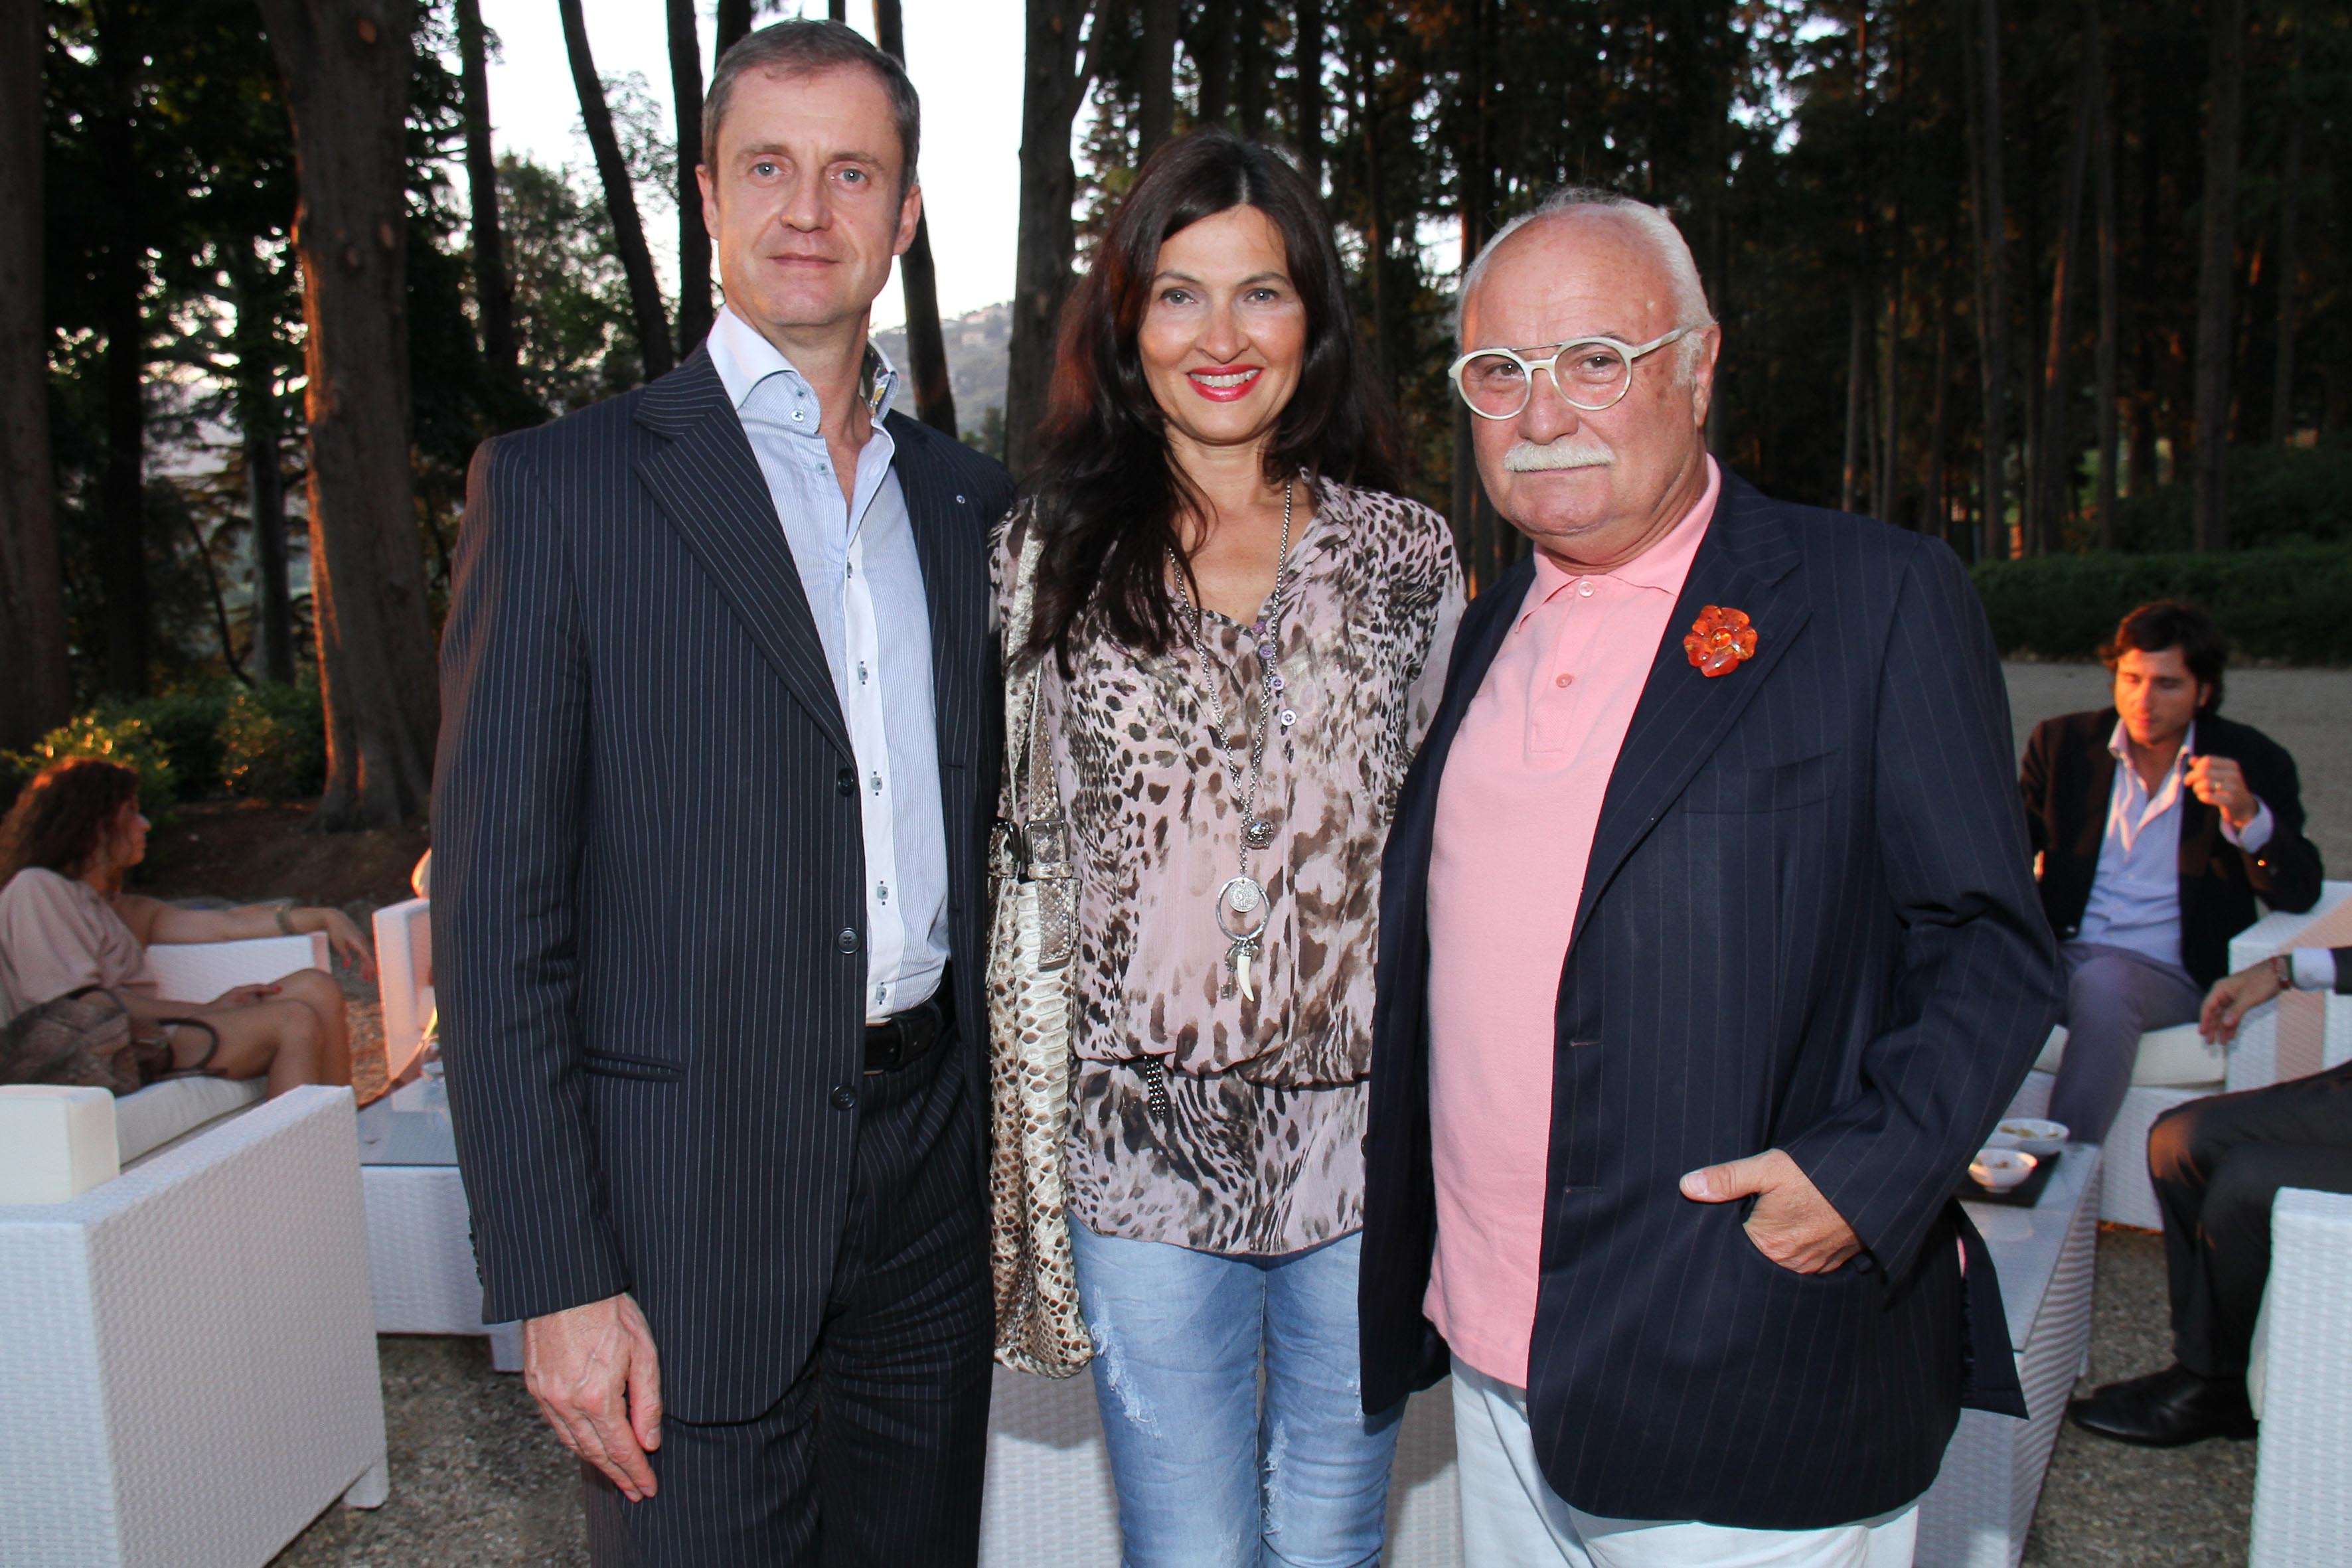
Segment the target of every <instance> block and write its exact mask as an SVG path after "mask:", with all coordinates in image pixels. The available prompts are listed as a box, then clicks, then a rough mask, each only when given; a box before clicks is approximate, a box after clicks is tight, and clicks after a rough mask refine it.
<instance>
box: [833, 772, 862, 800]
mask: <svg viewBox="0 0 2352 1568" xmlns="http://www.w3.org/2000/svg"><path fill="white" fill-rule="evenodd" d="M833 787H834V788H835V789H837V790H839V791H840V792H841V793H842V794H844V795H856V793H857V775H856V773H851V772H850V771H849V770H848V769H847V768H844V769H842V770H841V772H840V773H839V774H838V775H837V776H836V777H835V779H834V781H833Z"/></svg>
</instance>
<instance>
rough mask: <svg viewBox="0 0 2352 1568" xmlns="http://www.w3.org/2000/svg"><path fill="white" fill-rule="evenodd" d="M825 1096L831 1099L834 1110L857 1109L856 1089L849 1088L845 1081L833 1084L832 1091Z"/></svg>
mask: <svg viewBox="0 0 2352 1568" xmlns="http://www.w3.org/2000/svg"><path fill="white" fill-rule="evenodd" d="M826 1098H828V1099H830V1100H832V1101H833V1108H834V1109H835V1110H856V1109H857V1091H856V1089H852V1088H850V1087H849V1086H848V1085H847V1084H845V1083H844V1084H835V1086H834V1090H833V1093H832V1094H831V1095H829V1096H827V1097H826Z"/></svg>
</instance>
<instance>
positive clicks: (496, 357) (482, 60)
mask: <svg viewBox="0 0 2352 1568" xmlns="http://www.w3.org/2000/svg"><path fill="white" fill-rule="evenodd" d="M487 50H488V45H487V43H486V42H485V40H484V38H483V35H482V5H481V0H457V59H458V76H459V79H460V81H461V83H462V85H463V87H464V89H465V117H466V184H467V188H468V192H469V197H468V205H469V207H470V211H471V216H472V220H473V235H472V238H473V246H474V306H475V309H476V310H478V312H479V313H480V316H481V322H482V358H483V360H484V362H485V363H488V366H489V369H490V375H491V377H492V378H493V379H495V380H496V381H498V382H499V384H501V385H502V386H504V387H505V388H506V389H507V391H509V393H511V394H515V395H520V393H521V390H522V381H521V376H520V372H519V370H518V366H517V361H518V354H517V352H516V349H515V329H514V286H513V284H512V283H511V282H509V279H508V276H507V248H506V238H505V236H504V234H503V233H502V232H501V230H500V228H499V158H498V153H497V152H496V150H495V149H494V148H493V147H492V146H491V143H490V86H489V63H488V58H487ZM270 679H276V678H275V677H271V678H270Z"/></svg>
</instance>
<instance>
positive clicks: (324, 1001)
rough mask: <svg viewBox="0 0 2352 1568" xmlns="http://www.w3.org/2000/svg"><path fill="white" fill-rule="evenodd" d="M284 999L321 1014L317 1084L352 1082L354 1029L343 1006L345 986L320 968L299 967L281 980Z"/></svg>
mask: <svg viewBox="0 0 2352 1568" xmlns="http://www.w3.org/2000/svg"><path fill="white" fill-rule="evenodd" d="M278 999H279V1000H280V1001H286V1000H289V999H290V1000H292V1001H296V1002H299V1003H301V1004H302V1005H304V1006H306V1007H308V1008H310V1011H311V1012H313V1013H316V1014H317V1015H318V1016H319V1072H320V1077H318V1078H316V1079H310V1080H308V1081H310V1082H313V1083H334V1084H344V1083H349V1082H351V1081H352V1031H351V1025H350V1021H349V1017H348V1015H347V1014H346V1012H345V1009H344V1005H343V988H342V987H341V985H340V984H336V981H335V977H334V976H333V975H331V974H329V973H325V972H324V971H323V970H317V969H298V970H296V971H295V972H294V973H291V974H289V975H286V976H284V977H283V978H281V979H280V980H279V981H278Z"/></svg>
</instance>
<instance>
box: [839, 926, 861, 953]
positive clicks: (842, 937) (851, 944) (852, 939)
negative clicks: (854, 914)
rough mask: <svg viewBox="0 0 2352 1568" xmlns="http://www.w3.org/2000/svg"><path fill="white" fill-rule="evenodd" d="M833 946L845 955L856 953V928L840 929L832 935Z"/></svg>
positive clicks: (846, 927)
mask: <svg viewBox="0 0 2352 1568" xmlns="http://www.w3.org/2000/svg"><path fill="white" fill-rule="evenodd" d="M833 945H834V946H835V947H836V948H838V949H839V950H840V951H841V952H845V953H851V952H856V951H857V928H856V926H844V927H842V928H841V930H840V931H836V932H835V933H834V938H833Z"/></svg>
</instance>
